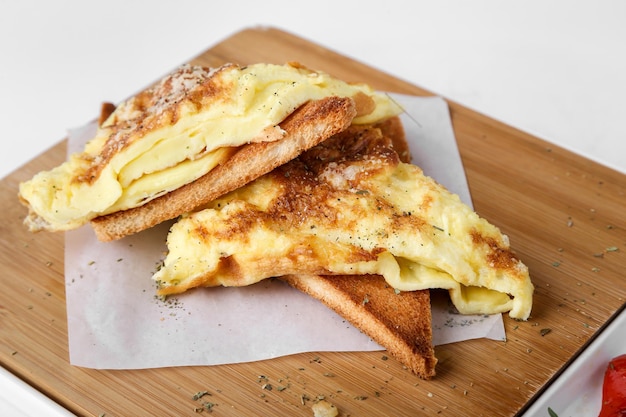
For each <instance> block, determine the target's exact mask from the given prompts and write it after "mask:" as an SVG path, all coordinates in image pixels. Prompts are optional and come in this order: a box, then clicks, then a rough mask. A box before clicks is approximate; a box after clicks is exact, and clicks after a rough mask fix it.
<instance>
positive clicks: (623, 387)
mask: <svg viewBox="0 0 626 417" xmlns="http://www.w3.org/2000/svg"><path fill="white" fill-rule="evenodd" d="M620 416H621V417H626V354H624V355H620V356H618V357H616V358H613V359H612V360H611V361H610V362H609V365H608V366H607V368H606V371H605V372H604V382H603V384H602V409H601V410H600V415H599V416H598V417H620Z"/></svg>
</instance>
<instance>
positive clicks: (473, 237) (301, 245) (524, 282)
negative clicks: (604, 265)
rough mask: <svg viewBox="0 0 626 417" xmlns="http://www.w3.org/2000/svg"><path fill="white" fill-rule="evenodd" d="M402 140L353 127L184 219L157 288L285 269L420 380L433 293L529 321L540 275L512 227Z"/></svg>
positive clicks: (465, 306)
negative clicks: (464, 196)
mask: <svg viewBox="0 0 626 417" xmlns="http://www.w3.org/2000/svg"><path fill="white" fill-rule="evenodd" d="M394 143H395V144H396V146H395V148H394ZM403 143H405V142H404V137H403V131H402V130H401V125H399V123H398V121H397V119H394V118H392V119H388V120H387V121H385V122H383V123H379V124H374V125H363V126H352V127H350V128H348V129H346V130H344V131H342V132H340V133H338V134H336V135H334V136H333V137H331V138H330V139H328V140H326V141H324V142H323V143H321V144H319V145H317V146H315V147H313V148H311V149H310V150H308V151H307V152H304V153H303V154H301V155H300V156H299V157H297V158H295V159H294V160H292V161H290V162H288V163H286V164H284V165H282V166H280V167H278V168H276V169H274V170H273V171H271V172H269V173H267V174H265V175H263V176H262V177H260V178H258V179H256V180H255V181H252V182H251V183H249V184H247V185H245V186H243V187H240V188H238V189H237V190H234V191H233V192H230V193H228V194H226V195H224V196H223V197H221V198H219V199H216V200H215V201H213V202H211V203H210V204H207V205H205V206H204V207H202V209H199V210H197V211H194V212H191V213H188V214H186V215H184V216H182V217H181V218H180V219H179V220H178V221H177V222H176V223H175V224H174V225H173V226H172V227H171V229H170V232H169V234H168V237H167V248H168V252H167V255H166V257H165V259H164V262H163V265H162V266H161V267H160V268H159V270H158V271H157V272H156V273H155V274H154V277H153V278H154V279H155V280H156V281H157V283H158V292H159V294H161V295H169V294H177V293H181V292H184V291H187V290H189V289H191V288H196V287H211V286H218V285H222V286H242V285H251V284H254V283H256V282H259V281H261V280H263V279H268V278H272V277H279V278H280V279H283V280H284V281H286V282H287V283H288V284H289V285H291V286H293V287H295V288H297V289H299V290H301V291H304V292H306V293H307V294H309V295H311V296H313V297H315V298H317V299H319V300H320V301H322V302H324V303H325V304H326V305H328V306H329V307H330V308H332V309H334V310H335V311H337V312H338V313H339V314H341V315H342V316H343V317H344V318H346V319H347V320H348V321H350V322H352V323H353V324H355V326H357V327H358V328H359V329H361V330H362V331H363V332H364V333H366V334H367V335H369V336H370V337H371V338H372V339H373V340H375V341H377V342H378V343H379V344H381V345H382V346H383V347H385V348H386V349H388V351H389V352H390V353H391V354H392V355H393V356H394V357H396V358H397V359H398V360H400V361H401V362H402V363H403V364H405V365H406V366H407V367H408V368H409V369H411V370H412V371H413V372H414V373H416V374H417V375H419V376H421V377H423V378H426V379H428V378H430V377H432V376H433V375H434V367H435V364H436V358H435V356H434V354H433V350H432V345H431V336H432V330H431V328H430V318H431V317H430V304H429V298H428V297H429V296H428V293H427V291H428V290H429V289H435V288H441V289H446V290H448V292H449V294H450V298H451V300H452V302H453V304H454V305H455V307H456V308H457V309H458V310H459V312H461V313H462V314H495V313H504V312H508V313H509V315H510V316H511V317H512V318H515V319H520V320H526V319H527V318H528V317H529V315H530V311H531V308H532V294H533V285H532V283H531V281H530V277H529V273H528V268H527V267H526V266H525V265H524V264H523V263H522V262H521V261H520V260H519V259H518V258H517V257H516V256H515V254H514V253H513V251H512V250H511V248H510V245H509V241H508V238H507V236H506V235H504V234H503V233H502V232H501V231H500V230H499V229H498V228H496V227H495V226H493V225H492V224H490V223H489V222H487V221H486V220H485V219H483V218H480V217H479V216H478V215H477V214H476V213H475V212H474V211H473V210H472V209H471V208H469V207H468V206H467V205H465V204H464V203H462V202H461V201H460V199H459V198H458V196H456V195H454V194H452V193H450V192H449V191H447V190H446V189H445V188H444V187H442V186H441V185H439V184H438V183H437V182H435V181H434V180H433V179H431V178H429V177H427V176H426V175H424V173H423V172H422V171H421V169H420V168H419V167H417V166H415V165H412V164H410V163H408V162H405V161H406V156H407V155H406V149H407V147H406V146H403ZM396 148H397V149H399V150H400V152H401V153H400V154H399V153H398V152H397V151H396ZM407 294H409V295H407ZM400 297H406V298H400ZM403 303H404V304H403ZM424 306H428V308H424Z"/></svg>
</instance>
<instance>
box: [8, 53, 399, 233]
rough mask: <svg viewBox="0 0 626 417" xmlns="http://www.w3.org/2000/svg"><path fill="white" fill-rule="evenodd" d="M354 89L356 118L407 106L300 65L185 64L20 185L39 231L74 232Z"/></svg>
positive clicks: (275, 136) (273, 135) (269, 137)
mask: <svg viewBox="0 0 626 417" xmlns="http://www.w3.org/2000/svg"><path fill="white" fill-rule="evenodd" d="M328 96H341V97H353V98H354V99H355V101H356V102H357V117H356V118H355V119H354V121H353V123H354V124H362V123H372V122H375V121H378V120H381V119H385V118H388V117H390V116H393V115H395V114H397V113H398V112H399V111H400V109H399V108H398V106H397V105H395V103H393V102H392V101H391V100H390V99H389V98H388V97H387V96H386V95H384V94H379V93H376V92H374V91H373V90H372V89H371V88H370V87H369V86H367V85H363V84H358V85H355V84H348V83H346V82H344V81H341V80H338V79H335V78H333V77H331V76H330V75H328V74H325V73H323V72H314V71H311V70H308V69H306V68H303V67H300V66H297V65H269V64H256V65H250V66H247V67H238V66H235V65H232V64H229V65H225V66H223V67H220V68H218V69H213V70H209V69H206V68H202V67H191V66H184V67H182V68H180V69H179V70H178V71H176V72H174V73H173V74H171V75H170V76H168V77H166V78H165V79H163V80H162V81H161V82H160V83H159V84H157V85H156V86H155V87H154V88H153V89H150V90H147V91H146V92H142V93H140V94H138V95H137V96H135V97H133V98H131V99H129V100H128V101H126V102H124V103H122V104H120V106H118V108H117V109H116V110H115V112H114V113H113V114H112V115H111V116H110V117H109V118H108V119H107V120H106V121H105V122H104V123H103V124H102V126H100V127H99V128H98V131H97V133H96V135H95V137H94V138H93V139H92V140H91V141H90V142H89V143H88V144H87V145H86V146H85V149H84V151H83V152H82V153H79V154H75V155H72V156H70V158H69V159H68V161H67V162H65V163H64V164H62V165H61V166H59V167H56V168H54V169H52V170H50V171H45V172H41V173H39V174H37V175H35V176H34V177H33V178H32V179H31V180H30V181H27V182H25V183H22V184H20V191H19V195H20V199H21V200H22V201H23V202H25V203H26V204H27V205H28V206H29V209H30V215H29V217H28V218H27V221H26V222H27V224H29V227H30V228H31V230H38V229H47V230H53V231H54V230H69V229H73V228H76V227H79V226H80V225H82V224H84V223H86V222H88V221H89V220H90V219H92V218H94V217H97V216H101V215H104V214H108V213H112V212H115V211H119V210H125V209H128V208H132V207H136V206H139V205H141V204H144V203H146V202H148V201H150V200H151V199H154V198H156V197H159V196H160V195H163V194H165V193H167V192H169V191H172V190H174V189H176V188H179V187H181V186H182V185H184V184H187V183H189V182H192V181H194V180H195V179H197V178H199V177H200V176H203V175H204V174H206V173H207V172H209V171H210V170H212V169H213V168H214V167H215V166H217V165H218V164H220V163H221V162H223V161H224V160H225V159H227V158H228V157H229V156H230V155H231V154H232V152H233V149H234V148H236V147H238V146H241V145H244V144H247V143H251V142H261V141H274V140H280V139H281V138H282V137H283V135H284V131H282V130H281V129H280V127H279V126H278V124H279V123H280V122H281V121H283V120H284V119H285V118H286V117H287V116H288V115H289V114H291V113H292V112H293V111H294V110H295V109H297V108H298V107H300V106H301V105H302V104H304V103H305V102H307V101H309V100H316V99H320V98H323V97H328Z"/></svg>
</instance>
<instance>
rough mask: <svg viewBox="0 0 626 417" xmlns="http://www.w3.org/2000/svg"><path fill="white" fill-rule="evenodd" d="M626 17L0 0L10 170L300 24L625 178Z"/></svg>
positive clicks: (6, 392) (439, 7) (531, 10)
mask: <svg viewBox="0 0 626 417" xmlns="http://www.w3.org/2000/svg"><path fill="white" fill-rule="evenodd" d="M214 4H215V5H214ZM625 21H626V2H624V1H621V0H612V1H611V0H600V1H593V2H591V1H577V0H553V1H550V0H548V1H546V0H526V1H503V0H477V1H466V0H465V1H464V0H447V1H424V0H410V1H409V0H407V1H399V0H384V1H380V2H373V1H367V0H365V1H364V0H359V1H355V0H350V1H341V0H332V1H328V0H317V1H303V2H296V1H293V0H292V1H276V0H264V1H258V0H255V1H248V0H241V1H237V2H235V1H232V2H231V1H220V2H211V1H201V0H179V1H150V2H149V1H136V0H108V1H106V2H88V1H79V0H66V1H61V0H58V1H54V2H52V1H46V0H39V1H29V0H24V1H19V2H18V1H11V0H0V60H1V65H0V118H1V119H0V120H1V121H2V127H3V136H2V139H1V141H2V152H1V153H0V178H1V177H4V176H5V175H7V174H9V173H10V172H12V171H13V170H15V169H17V168H19V167H20V166H21V165H22V164H24V163H25V162H27V161H29V160H30V159H31V158H33V157H34V156H36V155H37V154H39V153H41V152H44V151H45V150H46V149H48V148H49V147H50V146H52V145H54V144H55V143H57V142H58V141H59V140H60V139H62V138H63V137H64V136H65V134H66V129H67V128H70V127H74V126H78V125H81V124H83V123H85V122H86V121H88V120H90V119H92V118H93V117H94V116H95V115H96V114H97V112H98V110H99V106H100V103H101V102H102V101H112V102H118V101H120V100H123V99H124V98H126V97H128V96H129V95H131V94H133V93H134V92H136V91H137V90H139V89H141V88H143V87H145V86H146V85H147V84H149V83H150V82H152V81H154V80H156V79H158V78H160V77H161V76H162V75H164V74H165V73H167V72H169V71H170V70H172V69H173V68H174V67H176V66H177V65H179V64H180V63H182V62H184V61H186V60H188V59H190V58H192V57H193V56H195V55H197V54H198V53H200V52H202V51H203V50H205V49H207V48H208V47H210V46H212V45H214V44H216V43H218V42H219V41H220V40H222V39H224V38H226V37H228V36H229V35H231V34H233V33H235V32H237V31H239V30H240V29H243V28H247V27H253V26H274V27H278V28H281V29H284V30H287V31H290V32H293V33H294V34H296V35H299V36H302V37H304V38H307V39H310V40H312V41H314V42H317V43H319V44H321V45H323V46H326V47H328V48H330V49H333V50H335V51H337V52H340V53H342V54H344V55H348V56H350V57H353V58H356V59H357V60H359V61H362V62H364V63H366V64H369V65H371V66H374V67H376V68H378V69H381V70H383V71H385V72H387V73H390V74H392V75H395V76H397V77H399V78H401V79H404V80H407V81H409V82H412V83H414V84H416V85H419V86H420V87H423V88H426V89H427V90H430V91H432V92H434V93H436V94H439V95H441V96H443V97H446V98H449V99H452V100H454V101H456V102H459V103H461V104H463V105H465V106H467V107H469V108H472V109H474V110H476V111H479V112H481V113H484V114H486V115H488V116H490V117H493V118H495V119H498V120H501V121H503V122H505V123H507V124H510V125H512V126H514V127H517V128H519V129H522V130H524V131H526V132H529V133H531V134H533V135H536V136H538V137H540V138H543V139H545V140H547V141H549V142H551V143H554V144H556V145H560V146H563V147H565V148H567V149H570V150H573V151H574V152H576V153H579V154H581V155H584V156H586V157H588V158H590V159H592V160H594V161H598V162H600V163H602V164H604V165H607V166H609V167H612V168H614V169H616V170H618V171H620V172H624V173H626V104H625V103H626V101H625V100H624V98H625V97H626V24H625V23H624V22H625ZM25 389H27V388H25V385H24V384H21V383H20V381H16V380H15V378H13V377H12V376H11V375H10V374H8V373H6V372H3V373H2V374H1V375H0V414H1V415H19V416H22V415H23V416H26V415H44V414H41V411H40V410H39V409H37V408H35V409H34V410H32V409H31V410H29V406H32V402H26V404H24V409H23V410H20V411H17V409H16V408H15V401H13V399H15V398H18V397H17V396H18V395H26V394H24V390H25ZM18 393H21V394H18ZM31 394H32V395H36V394H37V393H36V392H32V393H29V394H28V395H31ZM42 403H43V404H45V403H46V401H45V398H44V399H43V400H42ZM50 407H52V406H50ZM50 410H51V411H50V413H49V414H46V415H54V414H53V411H52V408H50ZM19 413H21V414H19Z"/></svg>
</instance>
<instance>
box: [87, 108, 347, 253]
mask: <svg viewBox="0 0 626 417" xmlns="http://www.w3.org/2000/svg"><path fill="white" fill-rule="evenodd" d="M355 115H356V109H355V104H354V101H353V100H352V99H351V98H345V97H327V98H324V99H320V100H316V101H310V102H308V103H306V104H304V105H303V106H302V107H300V108H299V109H297V110H296V111H294V112H293V113H292V114H291V115H290V116H289V117H288V118H287V119H286V120H285V121H284V122H282V123H281V124H280V127H281V129H283V130H284V131H285V132H286V134H285V136H284V137H283V139H281V140H280V141H273V142H259V143H252V144H247V145H244V146H242V147H240V148H239V149H238V150H237V151H236V153H235V154H234V155H233V156H231V157H230V158H229V159H228V160H227V161H226V162H225V163H224V164H222V165H219V166H218V167H216V168H215V169H213V170H212V171H210V172H209V173H208V174H206V175H204V176H202V177H200V178H198V179H197V180H196V181H194V182H192V183H189V184H187V185H184V186H182V187H180V188H178V189H176V190H174V191H171V192H169V193H167V194H165V195H163V196H161V197H158V198H156V199H154V200H151V201H149V202H148V203H146V204H144V205H142V206H139V207H135V208H132V209H129V210H124V211H119V212H115V213H111V214H109V215H106V216H100V217H96V218H95V219H93V220H92V221H91V226H92V228H93V229H94V231H95V233H96V236H97V237H98V239H99V240H101V241H110V240H115V239H120V238H122V237H124V236H127V235H130V234H133V233H137V232H139V231H142V230H145V229H148V228H150V227H152V226H155V225H157V224H159V223H161V222H163V221H166V220H170V219H173V218H176V217H177V216H180V215H181V214H183V213H186V212H189V211H192V210H194V209H195V208H197V207H199V206H201V205H203V204H206V203H208V202H210V201H212V200H215V199H216V198H218V197H219V196H221V195H223V194H226V193H228V192H229V191H232V190H235V189H237V188H239V187H241V186H243V185H245V184H247V183H248V182H250V181H252V180H254V179H256V178H258V177H260V176H261V175H263V174H266V173H268V172H270V171H271V170H273V169H274V168H276V167H278V166H280V165H282V164H284V163H286V162H288V161H289V160H291V159H293V158H295V157H296V156H298V155H299V154H300V153H302V152H303V151H305V150H307V149H309V148H311V147H313V146H315V145H317V144H318V143H320V142H322V141H324V140H325V139H327V138H329V137H331V136H332V135H334V134H336V133H339V132H341V131H343V130H345V129H346V128H347V127H348V126H350V123H351V122H352V119H353V118H354V116H355Z"/></svg>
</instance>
